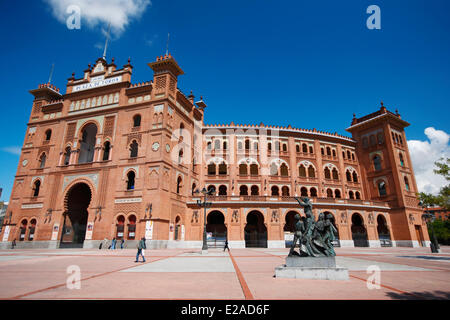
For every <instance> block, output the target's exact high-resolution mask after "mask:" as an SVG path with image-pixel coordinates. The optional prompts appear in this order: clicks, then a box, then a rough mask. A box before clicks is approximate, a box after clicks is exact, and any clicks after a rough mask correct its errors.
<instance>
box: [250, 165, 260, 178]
mask: <svg viewBox="0 0 450 320" xmlns="http://www.w3.org/2000/svg"><path fill="white" fill-rule="evenodd" d="M250 175H252V176H257V175H258V165H257V164H256V163H253V164H251V165H250Z"/></svg>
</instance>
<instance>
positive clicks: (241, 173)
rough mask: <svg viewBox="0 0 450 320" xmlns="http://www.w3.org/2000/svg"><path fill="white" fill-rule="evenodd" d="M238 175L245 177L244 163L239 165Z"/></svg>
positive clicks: (245, 168) (245, 166) (245, 167)
mask: <svg viewBox="0 0 450 320" xmlns="http://www.w3.org/2000/svg"><path fill="white" fill-rule="evenodd" d="M239 175H240V176H246V175H247V165H246V164H244V163H241V164H240V165H239Z"/></svg>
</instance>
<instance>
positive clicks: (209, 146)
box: [206, 141, 211, 150]
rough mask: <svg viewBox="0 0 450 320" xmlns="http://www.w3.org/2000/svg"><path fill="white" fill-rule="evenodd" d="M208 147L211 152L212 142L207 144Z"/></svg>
mask: <svg viewBox="0 0 450 320" xmlns="http://www.w3.org/2000/svg"><path fill="white" fill-rule="evenodd" d="M206 147H207V148H208V150H211V141H208V143H207V144H206Z"/></svg>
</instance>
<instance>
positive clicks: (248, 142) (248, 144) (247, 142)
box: [245, 139, 250, 150]
mask: <svg viewBox="0 0 450 320" xmlns="http://www.w3.org/2000/svg"><path fill="white" fill-rule="evenodd" d="M245 150H250V140H249V139H245Z"/></svg>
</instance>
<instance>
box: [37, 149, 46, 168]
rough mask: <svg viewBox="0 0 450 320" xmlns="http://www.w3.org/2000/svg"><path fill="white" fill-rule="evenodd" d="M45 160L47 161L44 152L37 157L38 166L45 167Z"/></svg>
mask: <svg viewBox="0 0 450 320" xmlns="http://www.w3.org/2000/svg"><path fill="white" fill-rule="evenodd" d="M45 161H47V155H46V154H45V152H44V153H43V154H42V155H41V157H40V158H39V168H41V169H42V168H44V167H45Z"/></svg>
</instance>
